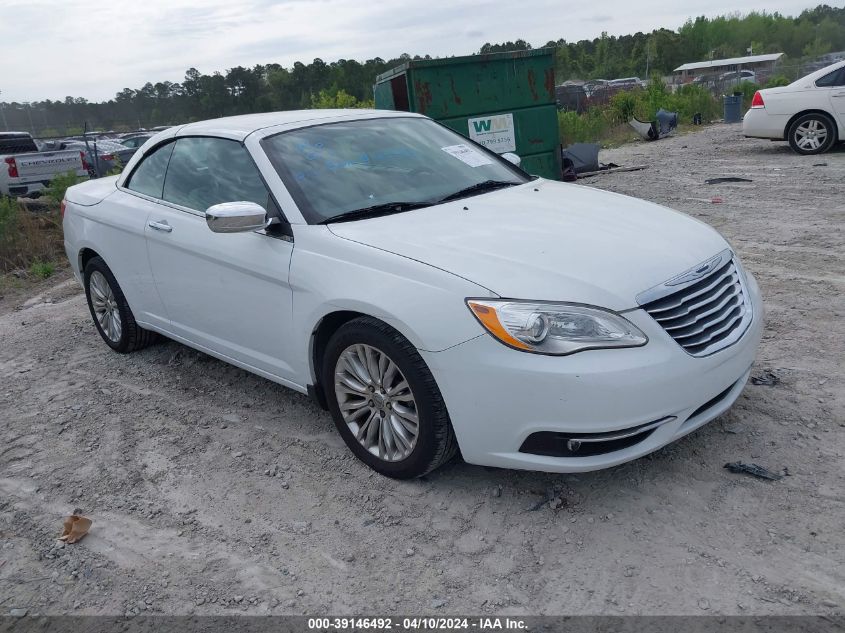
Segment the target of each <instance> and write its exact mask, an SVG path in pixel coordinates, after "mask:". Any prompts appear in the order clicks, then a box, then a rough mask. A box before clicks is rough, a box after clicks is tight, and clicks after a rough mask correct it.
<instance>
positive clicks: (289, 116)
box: [175, 109, 419, 141]
mask: <svg viewBox="0 0 845 633" xmlns="http://www.w3.org/2000/svg"><path fill="white" fill-rule="evenodd" d="M392 116H419V115H416V114H412V113H410V112H393V111H390V110H364V109H346V110H289V111H286V112H265V113H263V114H243V115H240V116H229V117H223V118H220V119H210V120H208V121H197V122H196V123H188V124H186V125H183V126H181V127H179V129H178V130H177V131H176V133H175V135H176V136H194V135H199V136H203V135H209V136H222V137H225V138H231V139H235V140H238V141H243V140H244V139H245V138H246V137H247V136H249V135H250V134H252V133H253V132H257V131H258V130H264V129H266V128H271V127H277V126H286V127H297V124H301V125H302V126H305V125H311V124H313V123H319V122H324V123H330V122H332V120H335V121H342V120H344V119H371V118H380V117H381V118H383V117H392Z"/></svg>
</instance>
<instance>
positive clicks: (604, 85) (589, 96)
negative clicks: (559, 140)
mask: <svg viewBox="0 0 845 633" xmlns="http://www.w3.org/2000/svg"><path fill="white" fill-rule="evenodd" d="M647 85H648V82H647V81H643V80H642V79H640V78H639V77H625V78H622V79H611V80H607V79H591V80H590V81H586V82H584V83H580V82H577V81H566V82H564V83H563V84H561V85H560V86H555V98H556V99H557V107H558V110H565V111H568V112H569V111H571V112H578V113H581V112H584V111H585V110H587V109H588V108H590V107H591V106H594V105H603V104H605V103H607V102H609V101H610V98H611V97H613V95H615V94H616V93H618V92H622V91H624V90H640V89H642V88H645V87H646V86H647Z"/></svg>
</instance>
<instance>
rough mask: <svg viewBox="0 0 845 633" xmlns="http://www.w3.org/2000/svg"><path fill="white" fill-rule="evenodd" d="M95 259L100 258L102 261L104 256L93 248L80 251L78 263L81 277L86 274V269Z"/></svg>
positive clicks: (84, 248)
mask: <svg viewBox="0 0 845 633" xmlns="http://www.w3.org/2000/svg"><path fill="white" fill-rule="evenodd" d="M95 257H100V259H102V256H101V255H100V254H99V253H98V252H97V251H95V250H94V249H93V248H88V247H87V246H86V247H83V248H81V249H80V250H79V254H78V255H77V262H78V263H79V274H80V275H84V274H85V267H86V266H87V265H88V262H90V261H91V260H92V259H94V258H95Z"/></svg>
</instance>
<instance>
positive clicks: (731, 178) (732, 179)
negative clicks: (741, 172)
mask: <svg viewBox="0 0 845 633" xmlns="http://www.w3.org/2000/svg"><path fill="white" fill-rule="evenodd" d="M723 182H754V181H753V180H751V179H750V178H738V177H737V176H725V177H722V178H708V179H707V180H705V181H704V184H705V185H719V184H722V183H723Z"/></svg>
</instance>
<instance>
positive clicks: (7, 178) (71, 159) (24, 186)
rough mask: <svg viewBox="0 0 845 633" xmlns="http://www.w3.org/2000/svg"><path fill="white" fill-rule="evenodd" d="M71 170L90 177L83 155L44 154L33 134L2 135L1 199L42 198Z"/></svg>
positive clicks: (71, 151)
mask: <svg viewBox="0 0 845 633" xmlns="http://www.w3.org/2000/svg"><path fill="white" fill-rule="evenodd" d="M69 171H72V172H74V173H76V174H77V175H79V176H84V175H86V174H87V172H88V165H87V164H86V162H85V156H84V153H83V152H81V151H79V150H78V149H74V148H56V150H55V151H40V150H39V147H38V146H37V145H36V143H35V141H34V140H33V138H32V136H31V135H30V134H29V132H0V196H15V197H17V196H39V195H40V194H41V192H42V191H43V190H44V189H45V188H46V187H47V186H48V185H49V184H50V181H51V180H52V179H53V178H55V177H56V176H58V175H59V174H64V173H67V172H69Z"/></svg>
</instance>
